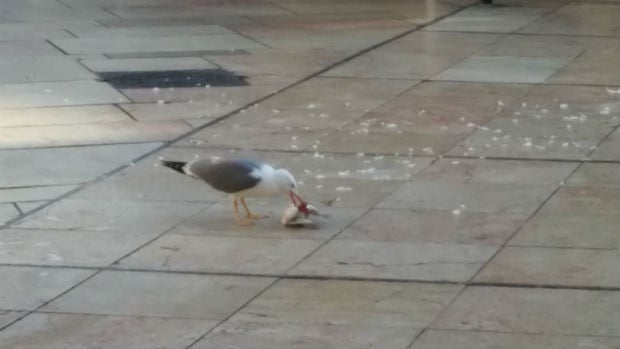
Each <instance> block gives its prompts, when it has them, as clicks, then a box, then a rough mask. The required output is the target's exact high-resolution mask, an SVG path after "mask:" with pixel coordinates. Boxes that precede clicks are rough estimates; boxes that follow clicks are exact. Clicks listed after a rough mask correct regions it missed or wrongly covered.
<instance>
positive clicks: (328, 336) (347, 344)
mask: <svg viewBox="0 0 620 349" xmlns="http://www.w3.org/2000/svg"><path fill="white" fill-rule="evenodd" d="M417 333H418V331H416V330H412V329H408V328H390V327H383V328H381V327H379V328H374V327H364V326H335V325H308V324H303V325H298V324H291V323H278V324H274V323H272V322H260V321H257V322H245V321H227V322H225V323H224V324H223V325H221V326H219V327H218V328H216V329H215V330H214V331H213V332H212V333H210V334H208V335H207V336H206V337H205V338H204V339H202V340H201V341H200V342H198V343H197V344H196V346H195V347H196V348H198V349H207V348H213V349H215V348H229V347H235V348H240V349H241V348H243V349H249V348H256V347H261V348H293V349H314V348H342V349H354V348H362V347H363V348H368V349H377V348H384V349H392V348H394V349H396V348H405V347H407V345H409V343H411V341H412V340H413V338H414V336H415V335H416V334H417Z"/></svg>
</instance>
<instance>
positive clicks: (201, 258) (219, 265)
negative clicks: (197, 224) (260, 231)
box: [120, 232, 321, 275]
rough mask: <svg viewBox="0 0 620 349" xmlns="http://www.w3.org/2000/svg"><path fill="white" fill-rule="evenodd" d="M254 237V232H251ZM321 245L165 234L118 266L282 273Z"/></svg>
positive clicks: (317, 243) (277, 240)
mask: <svg viewBox="0 0 620 349" xmlns="http://www.w3.org/2000/svg"><path fill="white" fill-rule="evenodd" d="M252 234H253V232H252ZM319 245H321V241H317V240H299V239H265V238H253V237H251V235H247V236H246V237H243V238H242V237H212V236H197V235H175V234H166V235H164V236H162V237H161V238H159V239H157V240H155V241H154V242H152V243H151V244H149V245H148V246H146V247H144V248H142V249H140V250H139V251H137V252H136V253H134V254H132V255H131V256H129V257H128V258H126V259H124V260H123V261H122V262H121V263H120V267H121V268H125V267H127V268H137V269H151V270H174V271H200V272H217V273H240V274H263V275H264V274H283V273H284V272H286V271H287V270H288V269H290V268H291V267H293V266H294V265H295V264H296V263H297V262H299V261H301V260H302V259H303V258H304V257H305V256H306V255H308V254H309V253H311V252H312V251H313V250H314V249H316V248H317V247H319Z"/></svg>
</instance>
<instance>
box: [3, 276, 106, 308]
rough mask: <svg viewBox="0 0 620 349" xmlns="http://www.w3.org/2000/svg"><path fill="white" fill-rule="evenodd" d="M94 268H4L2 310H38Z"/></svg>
mask: <svg viewBox="0 0 620 349" xmlns="http://www.w3.org/2000/svg"><path fill="white" fill-rule="evenodd" d="M93 273H94V272H93V271H90V270H80V269H49V268H34V267H33V268H31V267H7V266H2V267H0V275H1V276H2V284H0V290H1V291H2V292H0V294H2V296H0V309H11V310H34V309H35V308H37V307H39V306H41V305H43V304H44V303H45V302H48V301H50V300H51V299H53V298H54V297H56V296H58V295H60V294H61V293H63V292H65V291H66V290H68V289H70V288H71V287H73V286H74V285H76V284H78V283H79V282H80V281H82V280H84V279H86V278H87V277H88V276H90V275H91V274H93Z"/></svg>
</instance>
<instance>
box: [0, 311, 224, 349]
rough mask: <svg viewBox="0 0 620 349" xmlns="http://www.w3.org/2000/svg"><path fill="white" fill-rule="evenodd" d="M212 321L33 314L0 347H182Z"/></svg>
mask: <svg viewBox="0 0 620 349" xmlns="http://www.w3.org/2000/svg"><path fill="white" fill-rule="evenodd" d="M215 324H216V322H215V321H209V320H193V319H170V318H153V317H124V316H101V315H77V314H76V315H74V314H41V313H34V314H30V315H28V317H26V318H25V319H23V320H22V321H20V322H18V323H17V324H15V325H14V326H11V327H10V328H8V329H7V330H5V331H3V332H2V333H0V342H2V343H3V344H2V346H0V347H2V348H15V349H26V348H28V349H43V348H45V349H64V348H76V349H77V348H80V349H85V348H92V349H95V348H97V349H99V348H101V349H102V348H127V349H130V348H132V349H133V348H144V346H148V347H149V348H154V349H155V348H157V349H169V348H185V347H186V346H188V345H190V344H191V343H192V342H193V341H195V340H196V339H198V338H199V337H200V336H201V335H202V334H203V333H204V332H206V331H207V330H209V329H210V328H211V327H213V326H215Z"/></svg>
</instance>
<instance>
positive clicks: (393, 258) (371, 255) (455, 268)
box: [289, 240, 498, 281]
mask: <svg viewBox="0 0 620 349" xmlns="http://www.w3.org/2000/svg"><path fill="white" fill-rule="evenodd" d="M497 248H498V247H495V246H483V245H463V244H447V243H444V244H432V243H426V244H412V243H403V242H376V241H352V240H337V241H331V242H329V243H328V244H327V245H325V246H323V247H321V249H319V250H318V251H316V252H314V253H313V254H312V255H311V256H310V257H308V258H307V259H305V260H304V261H303V262H301V264H299V265H298V266H296V267H295V268H293V269H292V270H291V271H290V272H289V274H291V275H310V276H332V277H335V276H340V277H342V276H346V277H359V278H381V279H396V280H404V279H409V280H425V281H467V280H469V279H470V278H471V277H472V276H474V274H475V273H476V272H477V271H478V270H479V269H480V268H481V267H482V265H483V264H484V263H485V262H486V261H487V260H488V259H489V258H490V257H491V256H492V255H493V253H495V251H496V250H497Z"/></svg>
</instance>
